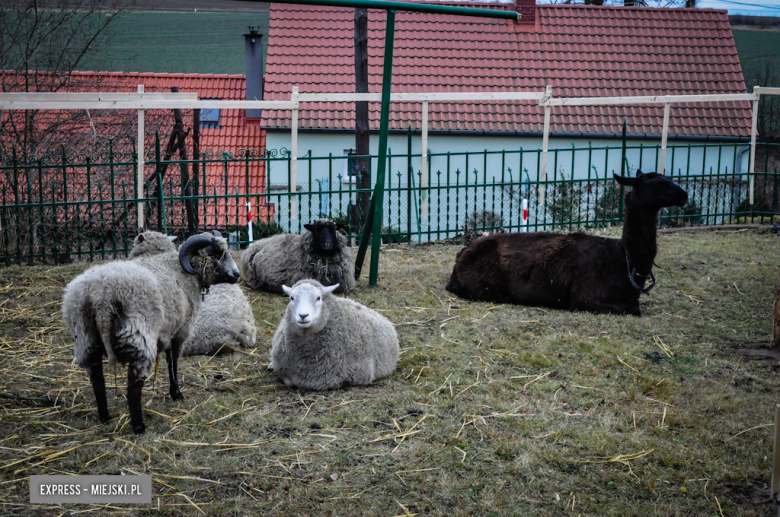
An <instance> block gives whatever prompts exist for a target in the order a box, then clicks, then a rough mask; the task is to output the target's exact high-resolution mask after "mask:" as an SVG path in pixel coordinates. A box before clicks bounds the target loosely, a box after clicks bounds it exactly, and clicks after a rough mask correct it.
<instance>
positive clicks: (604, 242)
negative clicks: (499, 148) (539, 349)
mask: <svg viewBox="0 0 780 517" xmlns="http://www.w3.org/2000/svg"><path fill="white" fill-rule="evenodd" d="M615 180H617V182H618V183H620V184H621V185H625V186H630V187H633V190H631V191H629V192H627V193H626V196H625V205H624V206H625V220H624V222H623V236H622V238H620V239H608V238H604V237H597V236H593V235H587V234H585V233H582V232H575V233H570V234H555V233H545V232H539V233H505V234H496V235H490V236H488V237H484V238H481V239H478V240H476V241H474V242H472V243H471V244H470V245H469V246H466V247H465V248H463V249H462V250H461V251H460V252H459V253H458V255H457V258H456V259H455V267H454V268H453V270H452V276H451V277H450V281H449V283H448V284H447V287H446V288H447V290H448V291H450V292H452V293H455V294H456V295H458V296H461V297H463V298H468V299H470V300H482V301H489V302H495V303H515V304H518V305H532V306H542V307H551V308H554V309H568V310H581V311H591V312H598V313H614V314H633V315H636V316H639V315H640V311H639V294H640V293H642V292H645V293H646V292H649V290H650V289H651V288H652V287H653V285H655V278H654V277H653V274H652V271H651V269H652V266H653V259H654V258H655V255H656V252H657V247H656V229H657V227H658V212H659V210H660V209H661V208H663V207H667V206H683V205H685V204H686V203H687V202H688V194H687V193H686V192H685V191H684V190H683V189H681V188H680V187H679V186H677V185H676V184H675V183H674V182H673V181H672V180H671V179H669V178H667V177H666V176H663V175H661V174H656V173H654V172H651V173H648V174H643V173H642V172H641V171H637V175H636V178H627V177H623V176H618V175H615ZM648 278H651V279H652V282H653V283H652V284H651V285H650V286H648V287H645V281H646V280H647V279H648Z"/></svg>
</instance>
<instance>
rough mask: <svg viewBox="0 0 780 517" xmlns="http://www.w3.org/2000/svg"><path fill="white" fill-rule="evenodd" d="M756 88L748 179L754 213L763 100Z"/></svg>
mask: <svg viewBox="0 0 780 517" xmlns="http://www.w3.org/2000/svg"><path fill="white" fill-rule="evenodd" d="M756 88H758V87H757V86H756V87H753V95H755V96H756V98H755V99H754V100H753V121H752V123H751V125H750V166H749V167H748V178H749V179H750V189H749V190H750V192H749V194H750V206H751V209H750V211H751V212H752V211H753V208H752V207H753V201H754V194H753V191H754V187H755V182H756V177H755V174H753V173H754V172H755V171H756V168H755V167H756V135H757V134H758V101H759V99H760V98H761V95H760V94H759V93H757V92H756Z"/></svg>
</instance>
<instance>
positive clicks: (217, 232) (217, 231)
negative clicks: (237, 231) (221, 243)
mask: <svg viewBox="0 0 780 517" xmlns="http://www.w3.org/2000/svg"><path fill="white" fill-rule="evenodd" d="M211 235H213V236H214V237H222V234H221V233H219V230H212V231H211Z"/></svg>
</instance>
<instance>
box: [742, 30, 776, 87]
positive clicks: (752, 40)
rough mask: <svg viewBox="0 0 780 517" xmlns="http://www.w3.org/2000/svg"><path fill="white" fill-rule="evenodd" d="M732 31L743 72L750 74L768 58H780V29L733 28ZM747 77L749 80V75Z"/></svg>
mask: <svg viewBox="0 0 780 517" xmlns="http://www.w3.org/2000/svg"><path fill="white" fill-rule="evenodd" d="M732 32H733V34H734V43H736V45H737V54H739V62H740V64H741V65H742V72H743V74H748V73H749V72H750V70H751V69H752V68H753V67H755V66H757V65H758V64H759V63H762V62H765V60H766V59H773V60H775V61H777V60H780V31H743V30H733V31H732ZM775 66H777V65H775ZM745 79H746V80H747V79H748V77H745ZM762 86H778V85H776V84H766V85H762Z"/></svg>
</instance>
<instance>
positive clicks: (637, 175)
mask: <svg viewBox="0 0 780 517" xmlns="http://www.w3.org/2000/svg"><path fill="white" fill-rule="evenodd" d="M644 175H645V173H644V172H642V171H640V170H639V169H637V170H636V177H637V178H641V177H642V176H644Z"/></svg>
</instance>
